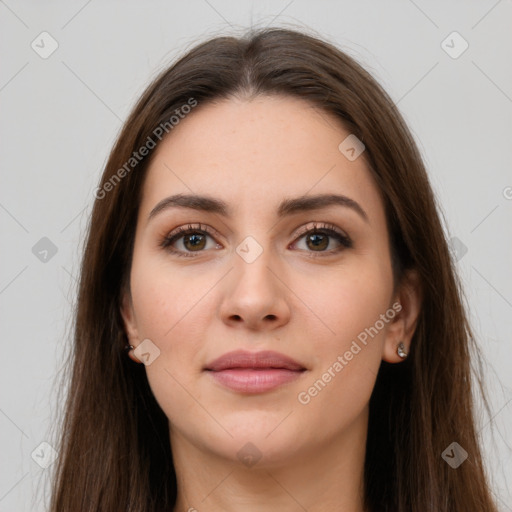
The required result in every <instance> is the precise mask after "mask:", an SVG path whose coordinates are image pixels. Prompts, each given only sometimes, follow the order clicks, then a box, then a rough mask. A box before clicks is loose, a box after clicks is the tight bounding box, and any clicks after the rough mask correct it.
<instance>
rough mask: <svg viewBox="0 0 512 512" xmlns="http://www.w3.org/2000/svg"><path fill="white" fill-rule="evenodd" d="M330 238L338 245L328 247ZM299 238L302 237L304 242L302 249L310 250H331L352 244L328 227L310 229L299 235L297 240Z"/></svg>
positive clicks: (345, 237)
mask: <svg viewBox="0 0 512 512" xmlns="http://www.w3.org/2000/svg"><path fill="white" fill-rule="evenodd" d="M332 238H334V239H335V240H336V241H337V242H338V246H337V247H335V248H332V247H331V248H329V246H330V245H331V241H330V239H332ZM301 239H304V242H305V244H306V249H304V250H306V251H307V250H309V251H310V252H333V251H337V250H340V249H341V248H342V247H345V248H347V247H351V246H352V242H351V240H350V239H349V238H348V237H347V236H345V235H343V234H341V233H338V231H335V230H333V229H328V228H324V229H316V228H315V229H311V230H309V231H307V232H306V233H304V234H303V235H301V236H300V237H299V238H298V239H297V240H301ZM295 244H297V242H294V245H295ZM299 248H300V247H299ZM328 248H329V249H328Z"/></svg>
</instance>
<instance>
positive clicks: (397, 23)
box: [0, 0, 512, 511]
mask: <svg viewBox="0 0 512 512" xmlns="http://www.w3.org/2000/svg"><path fill="white" fill-rule="evenodd" d="M511 20H512V2H511V1H510V0H502V1H495V0H485V1H483V0H482V1H467V0H465V1H454V0H452V1H450V2H446V1H435V2H434V1H430V2H427V1H426V0H415V1H412V0H400V1H398V0H395V1H388V2H378V1H374V2H369V1H359V2H348V1H337V2H334V1H315V2H313V1H309V2H307V1H305V0H291V1H290V0H284V1H275V2H270V1H259V2H249V1H242V2H236V1H235V0H208V1H207V0H190V1H189V2H169V1H168V2H157V1H148V2H144V3H143V2H134V1H124V2H120V1H119V2H115V1H99V0H90V1H86V0H83V1H79V2H78V1H67V2H64V1H53V2H36V1H35V0H33V1H25V2H21V1H15V0H5V1H1V0H0V37H1V43H2V44H1V50H0V51H1V56H0V61H1V62H2V66H1V68H0V102H1V105H2V115H1V117H0V131H1V134H0V137H1V139H0V140H1V144H0V152H1V153H0V157H1V162H2V165H1V174H2V175H1V180H2V181H1V183H2V186H1V189H0V226H1V230H2V264H1V265H0V307H1V310H2V316H1V322H2V323H1V328H2V329H1V330H2V355H3V371H2V373H1V376H0V389H1V397H0V428H1V440H0V442H1V445H0V447H1V451H2V459H3V461H2V464H1V465H0V510H9V511H29V510H35V511H43V510H45V509H46V506H45V501H44V500H45V498H44V494H45V488H46V489H47V485H48V477H49V474H50V473H49V472H50V471H51V469H52V467H51V466H50V467H49V468H48V469H44V468H43V467H41V465H40V464H43V465H44V464H48V463H49V462H51V448H49V447H48V446H47V445H42V446H40V443H42V442H47V443H49V444H50V445H51V444H52V442H53V441H54V440H53V438H52V437H51V435H52V434H51V432H50V427H51V426H52V425H53V424H54V422H53V421H52V420H53V418H54V417H55V416H54V415H55V414H56V413H57V411H58V409H59V407H60V405H61V403H62V402H61V401H60V400H59V398H58V396H57V394H56V393H57V386H58V383H59V380H58V378H59V375H60V374H59V373H58V372H59V371H60V370H61V368H62V366H63V363H64V359H63V358H64V355H65V353H66V352H65V346H66V344H67V343H69V339H68V331H69V328H70V323H71V313H72V303H73V300H74V292H75V285H76V276H77V268H78V263H79V261H80V250H81V243H82V240H83V230H84V227H85V225H86V221H87V216H88V214H89V213H90V211H91V207H92V203H93V199H94V198H93V190H94V188H95V186H96V184H97V181H98V179H99V176H100V173H101V171H102V168H103V166H104V164H105V162H106V158H107V155H108V152H109V150H110V148H111V146H112V144H113V142H114V139H115V136H116V134H117V133H118V130H119V129H120V127H121V124H122V122H123V120H124V119H125V118H126V116H127V114H128V112H129V109H130V108H131V106H132V105H133V103H134V102H135V100H136V99H137V97H138V96H139V94H140V93H141V92H142V90H143V89H144V87H145V86H146V85H147V84H148V82H149V81H150V79H151V78H152V77H154V76H155V74H156V73H157V72H158V71H159V70H160V69H162V68H163V67H164V66H166V65H167V64H168V63H169V62H170V60H171V59H173V58H174V57H175V56H176V55H178V54H180V53H182V52H183V51H185V50H186V49H188V48H189V47H190V46H192V45H194V44H195V43H196V42H198V41H199V40H203V39H205V38H207V37H209V36H212V35H216V34H226V33H233V34H239V32H240V31H241V30H243V29H244V28H246V27H249V26H251V25H252V26H256V27H260V26H264V25H279V26H288V27H298V28H300V27H304V28H306V29H308V30H312V31H313V32H316V33H318V34H319V35H321V36H323V37H325V38H326V39H328V40H330V41H331V42H334V43H335V44H337V45H339V46H341V47H342V48H343V49H344V50H345V51H346V52H348V53H349V54H350V55H352V56H353V57H355V58H356V59H357V60H358V61H359V62H360V63H362V64H363V66H365V67H366V68H367V69H368V70H369V71H370V72H371V73H372V74H373V75H374V76H375V77H376V78H377V79H378V80H379V81H380V83H381V84H382V85H383V86H384V88H385V89H386V90H387V91H388V92H389V94H390V95H391V97H392V98H393V100H394V101H395V102H396V103H397V104H398V106H399V109H400V110H401V112H402V113H403V115H404V116H405V118H406V120H407V122H408V123H409V126H410V128H411V130H412V132H413V134H414V136H415V138H416V140H417V141H418V144H419V147H420V149H421V151H422V154H423V156H424V158H425V162H426V165H427V167H428V170H429V173H430V176H431V180H432V184H433V187H434V189H435V191H436V193H437V195H438V197H439V200H440V204H441V206H442V209H443V213H444V217H445V220H446V229H447V233H448V236H449V237H450V238H452V237H456V238H455V239H454V241H453V247H454V251H455V252H456V254H457V257H458V258H459V262H458V268H459V271H460V275H461V278H462V280H463V282H464V286H465V290H466V296H467V301H468V305H469V307H470V309H471V319H472V322H473V326H474V329H475V335H476V338H477V340H478V343H479V345H480V346H481V347H482V350H483V352H484V355H485V361H483V364H484V368H485V374H486V376H487V385H488V387H489V389H490V392H491V409H492V417H488V416H487V415H486V414H485V413H484V411H483V409H481V408H480V409H479V412H478V418H477V420H478V422H479V423H478V424H479V431H480V432H481V434H482V440H483V442H484V450H485V460H486V464H487V467H488V468H489V473H490V475H491V478H492V481H493V492H494V493H495V495H496V497H497V499H498V502H499V504H500V507H501V508H500V510H502V511H511V510H512V493H511V491H512V489H511V487H512V486H511V485H510V484H511V481H512V449H511V446H512V376H511V371H510V368H511V362H512V344H511V337H510V334H511V333H512V328H511V327H512V321H511V318H512V274H511V272H510V263H511V261H512V245H511V243H510V241H511V236H510V235H511V232H510V231H511V229H510V227H511V226H512V223H511V220H512V219H511V217H512V172H511V160H512V155H511V152H510V144H511V141H512V137H511V135H512V116H511V112H512V80H511V78H512V35H511V34H512V30H511ZM43 31H47V32H48V33H49V34H50V35H51V37H52V38H53V39H54V40H55V41H56V42H57V44H58V48H57V49H56V51H55V52H54V53H53V54H51V55H50V56H48V57H47V58H42V56H41V53H43V54H44V52H48V51H49V50H50V49H51V40H50V39H49V36H40V34H41V32H43ZM453 31H457V32H458V33H459V34H460V35H461V36H462V38H463V39H464V40H465V41H467V43H468V44H469V47H468V48H467V50H466V51H464V52H463V53H462V54H461V55H457V58H453V56H454V54H458V53H459V52H460V51H461V50H462V49H463V46H462V45H463V44H464V43H463V41H462V40H460V39H457V36H455V38H454V37H453V36H450V38H448V39H447V42H446V43H444V45H442V42H443V41H444V40H445V39H446V38H447V36H449V35H450V34H451V33H452V32H453ZM42 39H43V41H41V40H42ZM33 41H34V43H33V44H34V46H36V48H37V50H38V51H37V52H36V51H35V49H33V48H32V47H31V44H32V42H33ZM452 41H453V42H452ZM446 45H449V46H451V47H452V48H446ZM443 46H444V48H443ZM445 49H447V50H448V51H449V52H451V53H452V56H450V55H449V54H448V53H447V52H446V51H445ZM38 52H39V53H38ZM43 237H47V238H48V239H49V240H51V244H53V245H54V246H55V248H56V250H57V252H56V253H55V254H53V253H52V250H51V244H50V245H49V242H48V241H42V242H41V241H40V240H41V238H43ZM36 244H38V245H36ZM34 246H35V249H33V248H34ZM44 250H48V251H49V252H48V253H44ZM54 250H55V249H54ZM45 258H46V260H45ZM493 432H494V435H492V434H493ZM454 441H456V439H454ZM454 471H456V469H454Z"/></svg>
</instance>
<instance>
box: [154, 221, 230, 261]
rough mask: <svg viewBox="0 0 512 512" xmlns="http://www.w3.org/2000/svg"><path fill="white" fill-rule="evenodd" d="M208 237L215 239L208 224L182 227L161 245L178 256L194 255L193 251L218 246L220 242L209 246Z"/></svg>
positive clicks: (168, 236)
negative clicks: (209, 230)
mask: <svg viewBox="0 0 512 512" xmlns="http://www.w3.org/2000/svg"><path fill="white" fill-rule="evenodd" d="M208 238H210V239H211V240H212V241H213V238H212V235H211V234H210V233H209V232H208V228H207V227H206V226H204V227H202V226H200V227H197V228H196V227H194V226H192V225H188V227H180V228H178V229H175V230H174V231H173V232H171V233H169V234H168V235H167V236H166V237H165V238H164V239H163V240H162V241H161V243H160V246H161V247H162V248H164V249H166V250H168V251H169V252H171V253H173V254H176V255H177V256H193V254H192V253H199V252H203V251H204V250H205V249H209V248H218V247H220V246H219V245H218V244H216V243H213V246H211V247H207V244H208Z"/></svg>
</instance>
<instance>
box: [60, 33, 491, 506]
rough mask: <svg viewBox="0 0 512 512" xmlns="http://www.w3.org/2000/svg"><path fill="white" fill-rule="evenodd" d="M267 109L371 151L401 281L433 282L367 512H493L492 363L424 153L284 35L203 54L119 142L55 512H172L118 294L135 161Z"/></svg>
mask: <svg viewBox="0 0 512 512" xmlns="http://www.w3.org/2000/svg"><path fill="white" fill-rule="evenodd" d="M260 94H277V95H287V96H293V97H298V98H302V99H304V100H307V101H309V102H311V103H312V104H314V105H315V106H317V107H320V109H323V111H325V112H327V113H331V114H334V115H335V116H336V117H337V118H338V119H340V121H341V122H342V123H343V125H344V126H345V127H346V128H347V130H349V131H350V133H353V134H355V135H356V136H357V137H358V138H359V139H360V140H361V141H362V142H363V143H364V145H365V146H366V150H365V153H364V156H365V158H366V162H367V165H368V167H369V169H370V171H371V172H372V174H373V175H374V177H375V178H376V180H377V183H378V185H379V187H380V189H381V192H382V196H383V198H384V201H385V208H386V215H387V220H388V223H389V228H390V237H391V247H392V253H393V261H394V265H393V271H394V277H395V279H396V280H400V278H401V276H402V275H403V272H404V271H406V270H407V269H415V270H416V271H417V273H418V275H419V277H420V284H421V287H422V296H423V303H422V310H421V313H420V317H419V320H418V324H417V329H416V332H415V335H414V337H413V340H412V343H411V349H410V354H409V357H408V358H407V359H406V360H405V361H404V362H402V363H400V364H388V363H386V362H382V364H381V367H380V369H379V374H378V377H377V381H376V384H375V388H374V390H373V394H372V396H371V399H370V416H369V428H368V439H367V449H366V459H365V473H364V485H365V506H366V508H367V510H371V511H373V512H376V511H379V512H380V511H390V512H391V511H392V512H406V511H407V512H425V511H429V512H430V511H436V512H453V511H454V510H457V511H458V512H474V511H475V510H479V511H480V512H496V510H497V509H496V507H495V505H494V504H493V501H492V499H491V496H490V489H489V486H488V483H487V480H486V479H487V476H486V474H485V469H484V464H483V462H482V459H481V452H480V448H479V440H478V438H477V434H476V429H475V417H474V404H473V397H472V390H473V387H472V365H471V362H472V357H473V356H474V357H478V354H479V349H478V347H477V346H476V344H475V343H474V341H473V337H472V334H471V331H470V326H469V324H468V321H467V316H466V312H465V308H464V305H463V296H462V291H461V287H460V285H459V282H458V280H457V277H456V272H455V268H454V263H453V261H452V257H451V254H450V251H449V248H448V244H447V242H446V239H445V235H444V231H443V227H442V224H441V221H440V217H439V213H438V207H437V205H436V200H435V197H434V194H433V192H432V189H431V186H430V184H429V181H428V178H427V174H426V171H425V168H424V164H423V162H422V159H421V156H420V154H419V151H418V149H417V146H416V144H415V142H414V140H413V138H412V136H411V134H410V132H409V130H408V128H407V127H406V124H405V122H404V120H403V118H402V117H401V115H400V114H399V112H398V110H397V108H396V105H394V103H393V102H392V100H391V99H390V98H389V96H388V95H387V94H386V92H385V91H384V90H383V89H382V88H381V86H380V85H379V84H378V83H377V82H376V81H375V79H374V78H373V77H372V76H371V75H370V74H369V73H368V72H367V71H365V70H364V69H363V68H362V67H361V66H360V65H359V64H358V63H357V62H356V61H355V60H354V59H353V58H351V57H350V56H348V55H347V54H345V53H343V52H342V51H340V50H339V49H338V48H336V47H335V46H334V45H332V44H330V43H328V42H325V41H322V40H321V39H319V38H317V37H313V36H311V35H307V34H305V33H301V32H297V31H294V30H287V29H264V30H259V31H253V32H251V33H249V34H248V35H246V36H245V37H240V38H235V37H216V38H214V39H211V40H208V41H206V42H203V43H201V44H199V45H197V46H195V47H194V48H193V49H192V50H190V51H189V52H188V53H187V54H186V55H185V56H183V57H181V58H180V59H179V60H178V61H177V62H175V63H174V64H173V65H172V66H171V67H169V68H168V69H166V70H165V71H164V72H162V73H161V74H160V75H159V76H158V77H157V78H156V79H155V80H154V81H153V82H152V83H151V85H149V87H148V88H147V89H146V91H145V92H144V93H143V95H142V97H141V98H140V99H139V101H138V103H137V104H136V106H135V108H134V109H133V111H132V113H131V114H130V116H129V117H128V119H127V120H126V122H125V124H124V127H123V129H122V131H121V133H120V134H119V137H118V139H117V142H116V143H115V146H114V148H113V150H112V152H111V154H110V157H109V159H108V162H107V165H106V167H105V170H104V173H103V176H102V178H101V183H100V186H99V188H98V191H97V193H96V201H95V203H94V209H93V212H92V216H91V219H90V224H89V227H88V233H87V238H86V242H85V251H84V256H83V260H82V264H81V272H80V281H79V291H78V300H77V308H76V318H75V322H74V344H73V346H72V349H71V352H70V356H69V357H70V363H69V370H70V371H71V375H70V376H69V393H68V395H67V401H66V407H65V414H64V417H63V418H62V422H61V423H62V424H61V425H60V426H59V428H61V431H60V434H59V435H60V440H61V443H60V446H58V451H59V453H60V456H59V459H58V461H57V462H56V463H55V468H56V471H55V476H54V479H53V487H52V499H51V511H52V512H68V511H73V512H85V511H98V510H101V511H106V512H109V511H119V510H129V511H131V512H149V511H161V510H162V511H163V510H167V511H169V510H172V507H173V506H174V504H175V500H176V490H177V487H176V474H175V471H174V467H173V463H172V453H171V449H170V441H169V429H168V420H167V418H166V416H165V414H164V413H163V411H162V410H161V409H160V407H159V405H158V404H157V402H156V400H155V398H154V396H153V394H152V392H151V389H150V387H149V384H148V381H147V378H146V372H145V368H144V366H143V365H138V364H136V363H134V362H133V361H131V360H130V359H129V358H128V357H127V355H126V353H125V351H124V346H125V344H126V342H127V339H126V336H125V332H124V328H123V323H122V319H121V315H120V305H121V294H122V291H123V287H124V286H125V285H126V283H127V282H128V278H129V272H130V266H131V255H132V250H133V242H134V234H135V226H136V219H137V214H138V207H139V204H140V199H141V190H142V185H143V181H144V177H145V173H146V170H147V168H148V164H149V162H150V161H151V156H152V154H154V153H153V152H151V151H149V153H148V154H147V155H146V156H143V157H140V155H139V157H140V158H139V157H137V162H136V163H134V161H133V160H130V159H131V158H134V153H135V152H138V151H139V148H141V147H143V146H145V145H148V141H149V139H151V140H155V139H156V138H158V137H156V135H155V133H160V132H161V131H162V130H161V129H160V132H159V131H158V130H157V129H158V127H165V130H164V132H165V133H164V132H162V133H163V135H167V133H169V134H170V135H169V136H172V122H170V121H169V120H170V119H171V118H172V116H175V117H176V115H177V114H176V111H177V110H178V111H180V112H182V111H183V106H184V105H191V103H192V102H194V101H195V102H197V103H196V105H197V107H196V108H201V105H202V104H205V103H207V102H210V101H213V100H216V99H226V98H230V97H234V96H238V97H242V98H248V97H252V96H256V95H260ZM180 109H181V110H180ZM189 110H190V109H189ZM190 115H193V113H192V114H190ZM166 123H167V124H166ZM128 162H130V164H129V165H128V166H127V163H128ZM132 164H133V165H132ZM123 168H124V172H122V171H120V170H121V169H123ZM472 351H473V354H474V355H472ZM476 373H478V372H476ZM476 377H477V379H476V382H477V383H478V385H479V387H480V391H481V393H482V394H483V396H484V398H485V394H484V389H483V387H482V382H483V381H482V377H481V374H479V373H478V374H477V375H476ZM65 378H68V377H67V376H65ZM485 404H486V405H487V401H485ZM453 442H457V443H458V445H460V446H461V447H462V448H463V449H464V450H465V451H466V452H467V454H468V458H467V460H465V461H464V462H463V463H462V464H461V465H460V466H459V467H457V468H456V469H455V468H454V467H452V466H451V465H450V464H448V463H447V462H446V460H445V458H444V457H443V456H442V454H443V453H444V452H445V450H446V449H447V448H448V447H449V446H450V445H451V444H452V443H453Z"/></svg>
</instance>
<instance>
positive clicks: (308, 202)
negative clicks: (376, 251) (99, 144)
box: [148, 194, 369, 222]
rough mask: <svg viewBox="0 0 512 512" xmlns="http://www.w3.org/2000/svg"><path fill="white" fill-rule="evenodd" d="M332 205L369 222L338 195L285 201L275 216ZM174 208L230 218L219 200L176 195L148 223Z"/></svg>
mask: <svg viewBox="0 0 512 512" xmlns="http://www.w3.org/2000/svg"><path fill="white" fill-rule="evenodd" d="M333 205H336V206H343V207H346V208H350V209H352V210H353V211H355V212H356V213H358V214H359V216H360V217H362V218H363V220H364V221H365V222H369V221H368V215H367V213H366V212H365V211H364V209H363V208H362V206H361V205H360V204H359V203H358V202H357V201H354V200H353V199H350V197H347V196H343V195H338V194H317V195H308V196H301V197H297V198H293V199H285V200H283V201H282V202H281V204H280V205H279V208H278V209H277V216H278V217H279V218H283V217H286V216H290V215H293V214H296V213H299V212H304V211H313V210H320V209H322V208H327V207H329V206H333ZM176 207H178V208H189V209H192V210H199V211H204V212H209V213H216V214H219V215H222V216H223V217H231V216H232V212H231V208H229V206H228V205H227V204H226V203H225V202H224V201H222V200H221V199H216V198H213V197H209V196H201V195H196V194H177V195H173V196H169V197H166V198H165V199H162V200H161V201H160V202H159V203H158V204H157V205H156V206H155V207H154V208H153V209H152V210H151V213H150V214H149V217H148V222H149V221H150V220H151V219H152V218H153V217H155V216H156V215H157V214H159V213H160V212H163V211H165V210H167V209H169V208H176Z"/></svg>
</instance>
